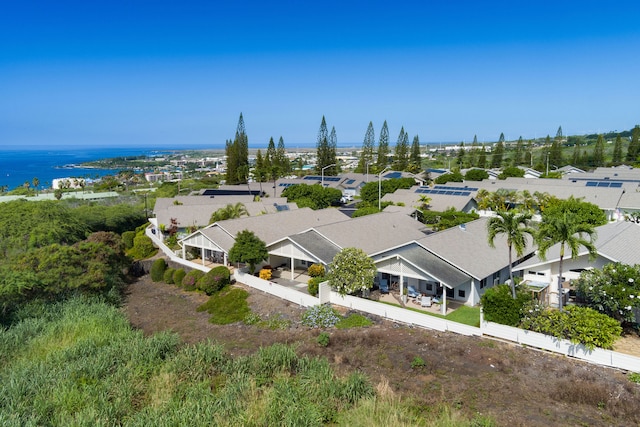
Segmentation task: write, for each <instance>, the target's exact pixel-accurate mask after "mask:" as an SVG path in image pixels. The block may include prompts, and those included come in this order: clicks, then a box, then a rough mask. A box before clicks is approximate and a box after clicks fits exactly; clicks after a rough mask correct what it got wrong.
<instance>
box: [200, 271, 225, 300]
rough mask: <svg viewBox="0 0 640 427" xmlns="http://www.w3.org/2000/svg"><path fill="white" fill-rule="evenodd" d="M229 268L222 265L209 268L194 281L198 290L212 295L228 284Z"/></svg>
mask: <svg viewBox="0 0 640 427" xmlns="http://www.w3.org/2000/svg"><path fill="white" fill-rule="evenodd" d="M229 277H230V274H229V269H228V268H227V267H225V266H224V265H221V266H219V267H216V268H212V269H211V270H209V271H208V272H207V273H206V274H205V275H204V276H202V277H200V278H199V279H198V281H197V282H196V286H197V288H198V290H200V291H202V292H204V293H205V294H207V295H213V294H214V293H216V292H218V291H219V290H220V289H222V288H224V287H225V286H227V285H228V284H229Z"/></svg>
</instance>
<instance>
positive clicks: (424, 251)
mask: <svg viewBox="0 0 640 427" xmlns="http://www.w3.org/2000/svg"><path fill="white" fill-rule="evenodd" d="M487 222H488V218H480V219H478V220H475V221H471V222H468V223H466V224H464V225H461V226H459V227H453V228H449V229H446V230H442V231H439V232H437V233H433V234H429V235H427V236H425V237H423V238H421V239H417V240H415V241H412V242H408V243H406V244H404V245H401V246H398V247H394V248H390V249H388V250H386V251H383V252H380V253H378V254H375V256H374V257H373V258H374V261H376V265H378V266H379V268H380V267H382V268H380V271H382V272H385V269H390V270H391V271H392V272H395V274H396V275H400V276H401V281H400V283H402V284H403V285H404V284H405V283H404V282H405V277H406V278H407V280H406V285H407V286H408V285H412V286H413V287H414V288H415V289H417V290H418V291H419V292H423V293H426V294H428V295H435V296H437V297H439V298H441V299H442V301H443V310H446V300H447V299H453V300H456V301H460V302H463V303H464V304H466V305H471V306H473V305H476V304H478V303H479V301H480V297H481V296H482V294H484V292H485V290H486V289H488V288H489V287H491V286H493V285H495V284H498V283H504V282H505V281H506V280H507V279H508V278H509V252H508V250H507V243H506V238H505V237H504V236H502V235H498V236H497V237H496V239H495V241H494V243H495V248H492V247H491V246H489V244H488V242H487ZM530 243H532V242H530ZM533 251H534V248H533V246H532V244H530V245H528V246H527V248H526V250H525V253H524V255H523V257H522V258H521V259H526V258H527V257H529V256H531V254H533ZM514 257H515V254H514ZM385 260H386V261H385ZM517 263H518V260H517V259H514V265H515V264H517Z"/></svg>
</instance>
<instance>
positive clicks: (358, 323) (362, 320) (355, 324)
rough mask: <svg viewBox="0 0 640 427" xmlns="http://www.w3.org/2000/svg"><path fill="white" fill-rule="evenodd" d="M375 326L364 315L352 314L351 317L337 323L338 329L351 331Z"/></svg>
mask: <svg viewBox="0 0 640 427" xmlns="http://www.w3.org/2000/svg"><path fill="white" fill-rule="evenodd" d="M371 325H373V322H372V321H371V319H369V318H367V317H364V316H363V315H362V314H358V313H351V314H350V315H349V316H347V317H344V318H342V319H340V321H339V322H338V323H336V328H337V329H349V328H365V327H367V326H371Z"/></svg>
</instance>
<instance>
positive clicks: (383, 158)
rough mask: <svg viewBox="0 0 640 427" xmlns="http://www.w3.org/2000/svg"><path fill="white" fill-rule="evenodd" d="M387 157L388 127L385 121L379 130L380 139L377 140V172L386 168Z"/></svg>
mask: <svg viewBox="0 0 640 427" xmlns="http://www.w3.org/2000/svg"><path fill="white" fill-rule="evenodd" d="M388 157H389V127H388V126H387V121H386V120H385V121H384V123H383V124H382V129H381V130H380V139H379V140H378V161H377V163H376V169H377V170H378V172H380V171H382V170H383V169H384V168H386V167H387V164H388V163H387V162H388Z"/></svg>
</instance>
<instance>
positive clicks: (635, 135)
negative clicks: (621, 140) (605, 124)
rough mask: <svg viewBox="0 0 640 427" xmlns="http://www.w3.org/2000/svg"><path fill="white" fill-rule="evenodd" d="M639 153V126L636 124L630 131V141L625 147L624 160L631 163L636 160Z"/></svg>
mask: <svg viewBox="0 0 640 427" xmlns="http://www.w3.org/2000/svg"><path fill="white" fill-rule="evenodd" d="M639 154H640V126H638V125H636V126H635V127H634V128H633V130H632V131H631V142H629V147H628V148H627V156H626V157H625V159H626V161H627V162H629V163H631V164H633V163H635V162H637V161H638V155H639Z"/></svg>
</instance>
